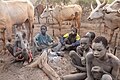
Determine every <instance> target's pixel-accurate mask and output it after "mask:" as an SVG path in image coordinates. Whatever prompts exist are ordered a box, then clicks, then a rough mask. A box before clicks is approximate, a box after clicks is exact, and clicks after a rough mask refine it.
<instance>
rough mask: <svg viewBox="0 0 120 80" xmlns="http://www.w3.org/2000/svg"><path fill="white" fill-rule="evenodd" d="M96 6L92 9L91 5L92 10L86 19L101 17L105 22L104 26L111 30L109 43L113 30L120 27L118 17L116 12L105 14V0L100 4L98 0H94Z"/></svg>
mask: <svg viewBox="0 0 120 80" xmlns="http://www.w3.org/2000/svg"><path fill="white" fill-rule="evenodd" d="M96 2H97V7H96V8H95V9H94V8H93V6H92V5H91V9H92V12H91V13H90V15H89V17H88V18H87V19H88V20H93V19H103V22H104V23H105V27H107V28H109V29H110V30H111V32H110V39H109V43H111V40H112V37H113V34H114V31H115V30H116V29H118V28H119V29H120V22H119V21H120V18H119V17H117V16H116V14H107V13H106V12H105V11H104V9H105V8H106V7H107V6H109V4H107V0H104V2H103V3H102V4H101V2H100V1H99V0H96Z"/></svg>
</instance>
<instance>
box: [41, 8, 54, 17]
mask: <svg viewBox="0 0 120 80" xmlns="http://www.w3.org/2000/svg"><path fill="white" fill-rule="evenodd" d="M53 9H54V8H51V7H47V6H46V8H45V9H44V10H43V12H42V14H41V15H40V17H41V18H47V17H50V16H51V12H52V11H53Z"/></svg>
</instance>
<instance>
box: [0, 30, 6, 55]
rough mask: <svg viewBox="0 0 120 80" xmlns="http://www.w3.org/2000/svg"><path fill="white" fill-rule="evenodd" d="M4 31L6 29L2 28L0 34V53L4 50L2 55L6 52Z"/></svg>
mask: <svg viewBox="0 0 120 80" xmlns="http://www.w3.org/2000/svg"><path fill="white" fill-rule="evenodd" d="M5 30H6V28H3V29H2V32H1V35H2V39H1V40H2V42H3V47H2V49H1V50H0V52H1V51H2V50H4V53H5V51H6V47H5V46H6V42H5V41H6V40H5Z"/></svg>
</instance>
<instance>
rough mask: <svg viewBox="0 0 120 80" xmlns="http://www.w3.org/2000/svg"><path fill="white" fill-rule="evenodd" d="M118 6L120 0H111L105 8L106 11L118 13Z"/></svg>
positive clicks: (119, 6) (119, 5)
mask: <svg viewBox="0 0 120 80" xmlns="http://www.w3.org/2000/svg"><path fill="white" fill-rule="evenodd" d="M113 6H115V9H113V8H112V7H113ZM119 8H120V0H115V1H113V2H112V3H111V4H110V5H109V6H107V7H106V8H105V11H106V13H117V12H118V13H119V10H118V9H119Z"/></svg>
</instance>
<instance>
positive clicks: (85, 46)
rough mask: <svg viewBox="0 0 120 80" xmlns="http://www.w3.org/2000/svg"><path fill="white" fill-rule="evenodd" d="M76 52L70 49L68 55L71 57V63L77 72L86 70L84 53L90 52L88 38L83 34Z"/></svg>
mask: <svg viewBox="0 0 120 80" xmlns="http://www.w3.org/2000/svg"><path fill="white" fill-rule="evenodd" d="M76 51H77V52H75V51H70V53H69V55H70V57H71V59H72V62H71V63H72V65H73V66H74V67H75V68H76V69H77V72H81V71H82V72H86V60H85V57H86V54H87V53H88V52H92V49H91V48H90V38H89V37H88V36H83V37H82V38H81V39H80V46H78V47H77V50H76Z"/></svg>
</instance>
